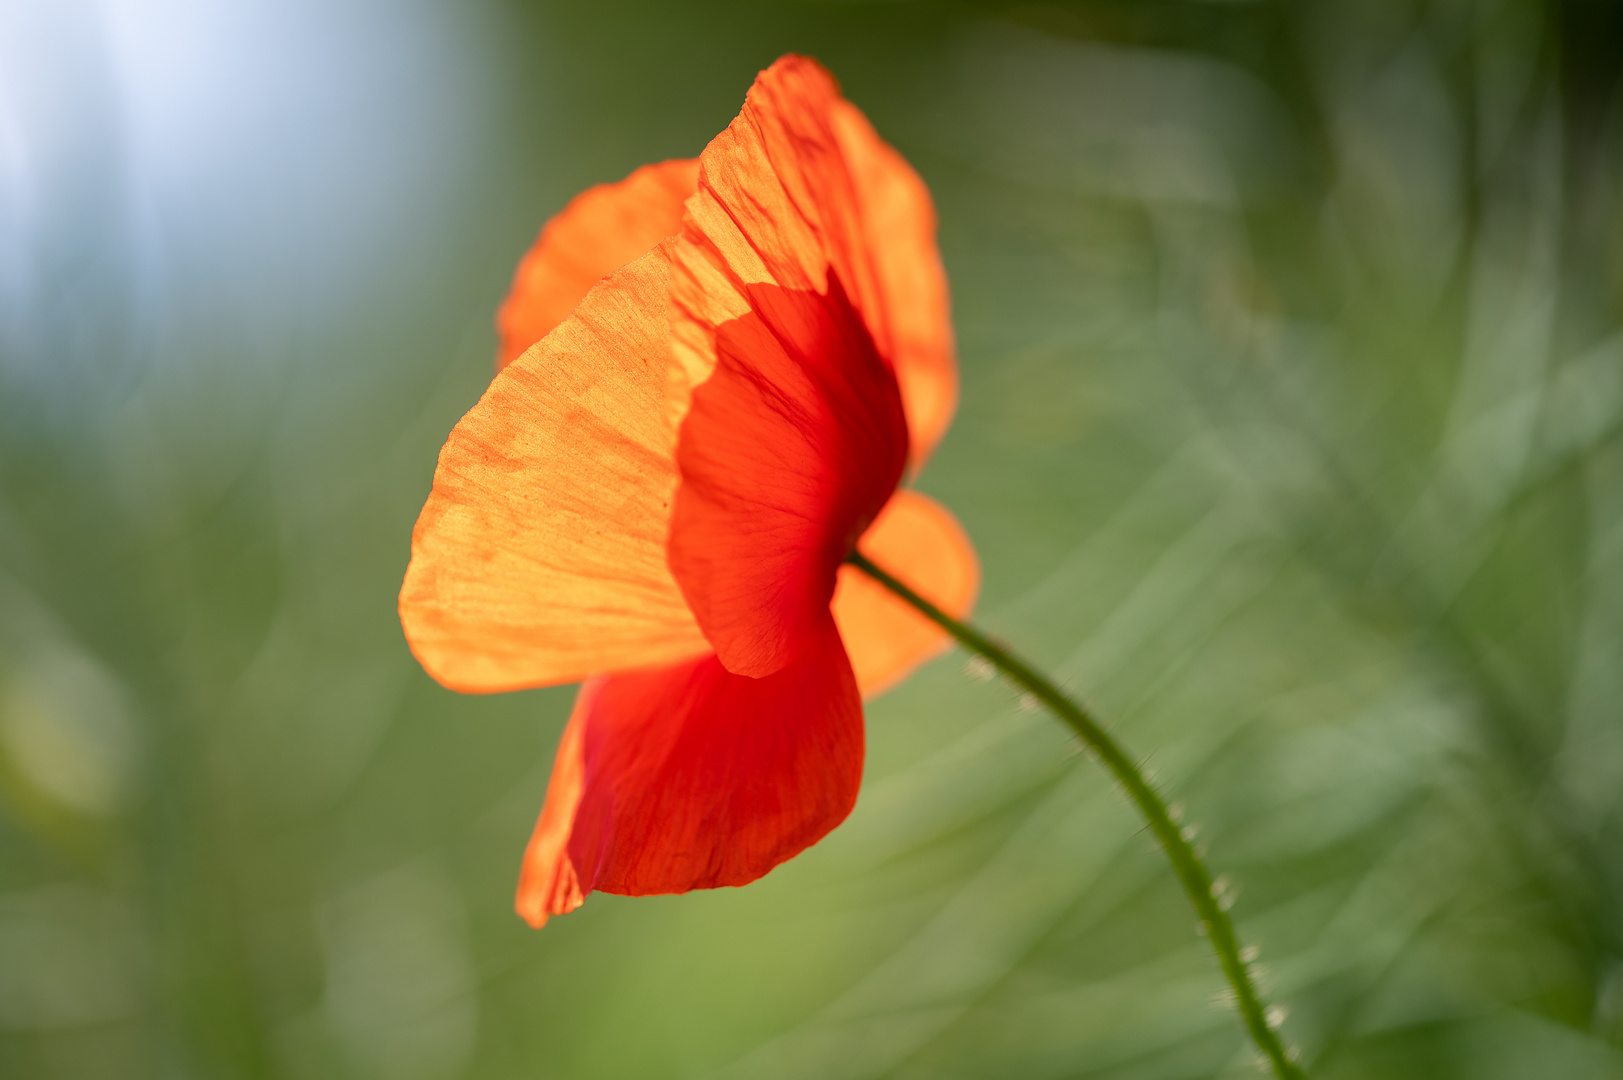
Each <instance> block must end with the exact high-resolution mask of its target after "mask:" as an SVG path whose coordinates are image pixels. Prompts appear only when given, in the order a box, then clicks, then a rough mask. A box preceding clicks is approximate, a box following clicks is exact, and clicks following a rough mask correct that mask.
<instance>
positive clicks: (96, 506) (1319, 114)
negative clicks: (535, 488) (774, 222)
mask: <svg viewBox="0 0 1623 1080" xmlns="http://www.w3.org/2000/svg"><path fill="white" fill-rule="evenodd" d="M1620 12H1623V5H1617V4H1614V3H1610V2H1608V0H1567V2H1556V0H1550V2H1545V3H1538V2H1533V0H1315V2H1308V0H1301V2H1294V0H1293V2H1285V0H1276V2H1268V0H1259V2H1252V3H1246V2H1232V3H1217V2H1208V3H1196V2H1174V0H1138V2H1128V0H1118V2H1097V3H1094V2H1076V3H1068V4H1064V3H1062V4H1030V5H1014V4H999V3H983V4H975V3H969V2H963V3H943V4H920V3H906V2H895V3H866V4H863V3H850V4H842V3H791V2H788V0H779V2H771V3H765V2H756V3H720V2H715V3H691V4H684V5H669V4H654V3H635V2H630V0H600V2H595V3H590V4H586V3H581V4H575V5H562V4H558V5H548V4H524V3H517V2H502V0H459V2H451V0H444V2H430V0H389V2H385V0H343V2H332V0H275V2H273V0H238V2H234V3H230V4H209V3H205V2H203V0H0V1076H4V1077H7V1078H12V1077H17V1078H25V1077H26V1078H35V1077H38V1078H47V1077H71V1078H87V1080H96V1078H103V1077H107V1078H113V1077H119V1078H123V1077H131V1078H163V1080H170V1078H175V1080H182V1078H184V1080H192V1078H197V1080H205V1078H206V1080H214V1078H220V1080H259V1078H272V1077H276V1078H281V1077H287V1078H295V1077H296V1078H301V1080H302V1078H318V1080H321V1078H334V1080H339V1078H358V1080H372V1078H376V1080H450V1078H457V1077H469V1078H519V1077H524V1078H535V1077H545V1078H552V1077H557V1078H582V1080H587V1078H598V1077H604V1078H608V1077H653V1076H658V1077H725V1078H730V1080H745V1078H763V1080H768V1078H770V1080H797V1078H806V1080H813V1078H816V1080H824V1078H834V1080H842V1078H843V1080H867V1078H879V1077H894V1078H905V1080H922V1078H927V1077H942V1078H971V1077H999V1078H1002V1077H1023V1078H1024V1077H1031V1078H1056V1080H1057V1078H1062V1077H1112V1078H1129V1077H1130V1078H1162V1077H1165V1078H1173V1077H1215V1076H1225V1077H1226V1076H1247V1075H1255V1065H1254V1063H1253V1061H1252V1057H1251V1052H1250V1050H1249V1048H1248V1046H1247V1045H1246V1044H1245V1043H1244V1041H1243V1038H1242V1034H1241V1030H1240V1028H1239V1025H1238V1024H1237V1023H1236V1021H1235V1018H1234V1016H1233V1015H1232V1013H1231V1012H1230V1011H1229V1010H1228V1009H1227V1008H1225V1007H1224V1006H1223V1005H1222V1004H1221V1002H1220V1001H1215V1002H1214V994H1216V992H1217V991H1219V989H1220V982H1219V978H1218V973H1217V969H1216V967H1215V965H1214V963H1213V962H1212V960H1211V958H1210V956H1209V954H1208V952H1207V949H1206V946H1205V944H1204V942H1203V941H1202V940H1201V939H1200V938H1198V937H1197V936H1196V935H1195V933H1194V932H1193V918H1192V915H1191V913H1190V911H1189V910H1188V908H1187V903H1186V901H1185V900H1184V898H1183V896H1182V895H1181V894H1180V893H1179V892H1178V890H1177V888H1176V886H1175V884H1174V882H1173V879H1172V877H1171V875H1170V873H1169V872H1168V871H1167V869H1166V868H1165V865H1164V862H1163V860H1162V859H1161V857H1160V856H1159V855H1158V854H1157V853H1156V852H1155V851H1153V850H1152V848H1151V845H1150V841H1149V839H1148V837H1147V834H1145V833H1144V832H1143V831H1142V830H1141V827H1140V825H1139V823H1138V822H1137V821H1136V820H1135V819H1134V818H1133V816H1132V814H1131V813H1129V811H1128V810H1127V808H1126V807H1125V806H1124V805H1123V803H1122V802H1121V801H1120V800H1119V798H1118V797H1117V796H1116V795H1115V794H1114V792H1113V791H1112V789H1111V788H1110V786H1109V784H1108V783H1106V781H1105V780H1104V779H1103V776H1102V774H1101V772H1100V771H1099V770H1098V769H1097V768H1096V767H1094V766H1092V765H1091V764H1090V763H1088V762H1087V761H1086V760H1084V759H1083V758H1082V757H1081V756H1080V755H1079V754H1077V753H1076V752H1075V751H1074V749H1073V748H1072V746H1071V745H1070V744H1069V743H1068V741H1067V740H1066V739H1065V738H1064V737H1063V735H1062V734H1061V732H1060V731H1059V729H1058V728H1057V726H1056V725H1055V724H1053V723H1052V722H1050V721H1049V720H1048V719H1046V718H1045V717H1044V716H1042V715H1039V714H1035V713H1031V712H1027V711H1023V710H1022V709H1021V708H1020V707H1019V704H1018V702H1017V701H1016V700H1015V698H1014V695H1013V694H1012V693H1010V692H1008V691H1007V690H1005V689H1003V688H1002V687H1000V686H999V685H997V684H992V683H980V682H975V681H974V680H972V679H971V678H969V677H968V676H967V675H966V674H965V671H964V664H963V656H962V655H961V654H958V655H952V656H949V657H947V658H945V659H943V660H941V661H938V662H936V663H934V664H932V665H931V666H929V667H928V668H926V669H925V670H924V671H923V672H921V673H920V674H919V675H918V676H917V677H915V678H914V679H913V680H912V681H911V682H909V683H908V684H907V685H905V686H904V687H902V688H901V689H899V690H897V691H895V692H893V693H891V694H889V695H888V696H886V697H884V698H882V699H880V700H878V701H876V702H874V703H872V705H871V706H870V708H869V710H868V721H869V739H870V749H869V764H868V769H867V776H866V782H865V788H864V791H863V795H862V799H861V801H860V803H859V805H858V808H857V810H856V812H855V814H854V815H853V816H852V818H851V819H850V821H849V822H848V823H847V824H846V825H845V826H843V827H842V828H841V829H839V830H838V831H837V832H836V833H835V834H834V835H833V836H831V837H830V838H829V839H828V840H827V841H826V842H824V843H823V844H821V845H820V846H818V847H817V848H815V849H813V850H812V851H811V852H809V853H808V854H806V855H805V856H803V857H801V858H800V859H798V860H795V861H794V862H792V863H790V864H788V865H786V866H784V867H782V868H781V869H779V870H778V871H776V872H774V873H773V874H772V875H771V876H770V877H768V878H767V879H765V880H764V881H762V882H760V883H758V884H756V885H753V886H751V887H749V888H747V889H742V890H723V891H719V892H712V893H701V894H693V895H688V896H683V897H672V898H656V899H645V900H623V899H620V898H617V897H609V896H594V897H592V898H591V899H590V900H589V901H588V903H587V904H586V906H585V907H583V908H582V909H581V910H580V911H579V912H577V913H575V914H572V915H569V916H568V917H566V918H561V919H558V920H556V921H554V922H553V923H552V924H551V925H549V926H548V927H547V928H546V929H545V930H544V931H542V932H539V933H537V932H532V931H530V930H528V929H527V928H526V927H525V926H524V925H523V924H522V923H521V922H520V921H519V920H518V919H517V918H516V917H515V916H514V915H513V914H512V913H511V906H510V904H511V894H512V889H513V885H514V882H515V878H516V874H517V868H518V859H519V855H520V852H521V850H522V847H523V844H524V841H525V838H526V836H527V834H528V831H529V828H530V826H531V824H532V822H533V819H534V816H535V814H536V811H537V809H538V807H539V805H540V801H541V797H542V793H543V790H544V788H545V782H546V776H547V772H548V769H549V767H550V759H551V755H552V750H553V746H554V743H555V741H556V738H557V735H558V733H559V730H560V728H561V726H562V723H563V719H564V717H565V714H566V711H567V708H568V705H569V701H570V699H571V695H572V691H571V690H570V689H568V688H560V689H553V690H545V691H538V692H531V693H523V694H511V695H505V696H495V697H484V698H475V697H461V696H458V695H455V694H452V693H450V692H448V691H445V690H443V689H441V688H439V687H438V686H436V685H435V684H434V683H433V682H431V681H430V680H429V679H428V678H427V677H426V676H425V675H424V674H423V673H422V672H421V671H420V670H419V669H418V668H417V667H416V665H415V664H414V663H413V661H412V659H411V657H410V656H409V654H408V653H407V651H406V648H405V645H404V643H403V641H402V638H401V634H400V630H399V627H398V624H397V622H396V618H395V611H394V603H395V593H396V590H397V588H398V586H399V582H400V578H401V574H402V572H403V570H404V567H405V562H406V557H407V549H408V540H409V535H410V529H411V524H412V522H413V520H414V518H415V515H416V512H417V510H418V508H419V507H420V506H421V504H422V500H423V499H424V497H425V496H426V494H427V491H428V487H429V480H430V477H431V474H432V469H433V463H434V458H435V454H436V452H437V450H438V448H439V446H440V443H441V442H442V441H443V439H444V437H445V434H446V433H447V431H448V430H449V429H450V427H451V425H452V424H453V423H454V422H455V421H456V419H457V417H458V416H459V415H460V414H461V413H462V412H463V411H464V410H465V409H467V408H468V407H469V406H470V405H471V404H472V403H473V402H474V401H475V400H476V399H477V397H478V395H479V393H480V391H481V389H482V387H483V386H484V385H485V383H486V382H487V380H488V378H489V375H490V367H491V356H492V351H493V349H494V334H493V331H492V328H491V319H492V313H493V311H494V308H495V306H496V304H497V302H498V300H499V299H500V297H501V296H502V294H503V292H504V290H505V287H506V284H507V281H508V279H509V275H510V274H511V272H512V268H513V266H514V264H515V262H516V260H517V258H518V256H519V254H520V253H521V252H522V251H523V249H524V248H525V247H526V246H527V244H528V243H529V241H530V240H531V238H532V237H533V235H534V233H535V231H536V229H537V228H538V227H539V225H540V224H541V222H542V221H543V220H545V219H546V217H547V216H548V215H550V214H552V213H554V212H555V211H556V210H558V209H559V208H560V207H561V206H562V204H563V203H564V202H565V200H566V199H567V198H568V197H569V196H570V195H572V194H573V193H574V192H576V191H577V190H579V189H581V188H582V187H584V186H586V185H588V184H591V183H595V182H598V181H603V180H610V179H615V178H618V177H620V176H622V175H624V174H625V173H627V172H628V171H630V170H631V169H632V168H634V167H635V166H637V165H638V164H641V163H643V162H646V161H651V160H655V159H658V158H662V157H671V156H689V155H692V154H695V153H697V152H698V151H699V150H700V149H701V148H702V147H703V146H704V144H705V142H706V141H707V140H708V139H709V138H710V137H711V136H713V135H714V134H715V133H716V132H718V131H720V130H721V129H722V128H723V127H724V126H725V125H726V124H727V123H728V121H729V120H730V119H731V118H732V116H733V115H734V113H735V112H736V111H737V109H738V107H739V105H740V104H741V102H742V100H743V94H744V92H745V90H746V89H747V87H748V85H749V82H750V79H751V78H752V77H753V74H754V72H755V71H756V70H757V69H759V68H761V67H763V66H765V65H766V64H768V63H770V62H771V60H772V59H773V58H774V57H775V56H777V55H778V54H779V53H781V52H784V51H787V50H797V51H802V52H808V53H811V54H814V55H816V56H818V57H820V58H821V59H823V60H824V61H825V62H826V63H827V64H828V65H829V66H830V67H831V68H832V69H833V71H834V72H835V73H836V74H837V75H838V76H839V77H840V79H841V80H842V81H843V83H844V85H845V88H846V92H847V94H848V95H849V96H850V97H851V98H852V99H853V100H855V101H856V102H857V103H858V104H859V105H861V106H862V107H863V108H864V109H865V110H866V111H867V112H868V114H869V115H870V117H871V118H872V119H873V121H874V123H875V124H876V126H877V127H878V128H879V130H880V132H881V133H883V134H884V135H885V136H886V137H887V138H889V139H890V140H892V141H893V142H894V143H895V144H896V145H897V146H898V147H899V148H900V149H901V150H902V151H903V153H905V154H906V155H907V156H908V157H909V158H910V160H912V161H913V162H914V164H915V165H916V166H917V167H918V169H919V170H920V172H921V173H922V174H923V175H924V177H925V178H926V180H927V181H928V182H929V183H930V185H931V187H932V189H933V190H934V192H935V195H936V198H937V201H938V206H939V209H940V214H941V244H942V250H943V253H944V256H945V259H946V262H947V265H948V269H949V272H950V274H951V276H952V281H953V287H954V296H955V317H956V322H957V329H958V334H959V340H960V347H961V354H962V365H963V378H964V390H963V402H962V405H961V408H960V411H959V415H958V419H957V422H956V424H955V426H954V428H953V429H952V431H951V433H950V434H949V436H948V438H947V440H946V442H945V444H944V445H943V447H942V448H941V450H940V452H939V453H938V455H937V457H936V458H935V460H934V461H933V462H932V463H931V465H930V468H929V469H928V471H927V472H926V473H925V474H924V476H923V478H922V481H921V486H922V487H923V488H924V489H925V490H927V491H929V492H930V493H932V494H934V495H936V496H937V497H939V498H941V499H942V500H944V501H945V502H946V503H947V504H948V505H950V506H951V507H952V508H953V509H954V510H955V511H956V512H957V513H958V515H959V516H960V517H961V519H962V520H963V521H964V523H965V525H966V526H967V527H968V529H969V532H970V533H971V535H972V536H973V537H974V539H975V541H976V543H977V545H978V547H979V549H980V553H981V556H982V558H983V561H984V565H985V587H984V591H983V595H982V601H981V605H980V618H981V620H982V622H983V623H984V624H986V625H988V626H990V627H991V628H993V629H994V630H996V631H997V632H999V633H1001V634H1003V635H1005V636H1006V637H1007V638H1009V639H1010V640H1011V641H1013V642H1014V643H1016V644H1017V646H1018V647H1020V648H1021V649H1023V650H1025V651H1026V652H1028V653H1029V654H1030V655H1032V656H1033V657H1034V658H1036V659H1037V660H1039V661H1041V662H1042V663H1043V664H1045V665H1047V666H1049V667H1050V668H1051V669H1052V670H1054V671H1057V672H1058V673H1059V674H1061V675H1063V676H1064V678H1065V680H1066V682H1067V683H1068V685H1070V686H1072V687H1073V688H1075V689H1076V690H1077V691H1078V692H1079V693H1081V694H1082V695H1083V696H1084V697H1086V698H1087V699H1088V700H1089V701H1090V702H1092V703H1093V704H1094V705H1095V706H1096V707H1097V708H1098V710H1099V711H1100V712H1101V713H1102V714H1103V715H1104V716H1106V717H1108V718H1109V719H1110V721H1111V724H1112V726H1113V727H1114V729H1115V730H1116V731H1117V732H1118V734H1120V736H1121V737H1122V738H1123V739H1124V740H1125V741H1126V742H1127V743H1128V745H1129V746H1130V747H1131V748H1133V749H1135V750H1136V751H1137V752H1138V753H1140V754H1143V755H1146V756H1147V758H1148V760H1149V762H1150V764H1151V766H1152V767H1153V768H1154V769H1155V770H1156V771H1157V773H1158V774H1159V776H1160V780H1161V783H1162V785H1163V787H1165V788H1167V789H1170V791H1171V792H1172V793H1173V795H1174V797H1176V798H1179V799H1181V800H1182V801H1183V802H1185V803H1186V805H1187V808H1188V810H1187V816H1188V817H1189V819H1191V820H1192V821H1195V822H1198V823H1199V824H1200V825H1201V827H1202V829H1203V837H1204V839H1205V840H1206V841H1207V842H1209V844H1210V858H1211V861H1212V863H1213V865H1214V868H1215V869H1218V870H1223V871H1227V872H1228V873H1230V874H1231V875H1232V877H1233V879H1234V880H1235V881H1236V882H1237V883H1238V884H1239V885H1240V887H1241V889H1242V891H1241V893H1240V895H1239V899H1238V902H1237V904H1236V906H1235V908H1234V912H1233V914H1234V915H1235V916H1236V918H1237V919H1238V921H1239V925H1240V927H1241V931H1242V934H1243V935H1244V937H1245V938H1246V939H1247V940H1249V941H1252V942H1255V943H1256V944H1257V945H1258V946H1259V947H1260V948H1261V950H1262V956H1263V962H1264V963H1265V965H1266V966H1267V968H1268V974H1267V976H1266V980H1265V982H1266V986H1267V989H1268V992H1269V995H1270V997H1271V998H1272V999H1273V1000H1275V1001H1277V1002H1279V1003H1280V1004H1282V1005H1284V1006H1286V1007H1287V1008H1288V1009H1289V1015H1288V1017H1287V1019H1286V1020H1285V1024H1284V1030H1285V1033H1286V1035H1287V1036H1288V1038H1289V1040H1290V1041H1291V1042H1292V1043H1294V1044H1295V1045H1297V1046H1299V1047H1301V1049H1302V1052H1303V1060H1304V1062H1305V1063H1306V1064H1308V1065H1309V1066H1310V1069H1311V1072H1312V1074H1313V1075H1314V1076H1316V1077H1322V1078H1329V1077H1337V1078H1339V1077H1345V1078H1352V1077H1371V1078H1376V1077H1379V1078H1391V1077H1399V1078H1402V1077H1416V1078H1420V1077H1426V1078H1432V1077H1439V1078H1447V1077H1473V1078H1476V1077H1481V1078H1487V1080H1498V1078H1505V1080H1510V1078H1547V1077H1548V1078H1557V1077H1558V1078H1566V1077H1575V1078H1588V1077H1619V1076H1623V845H1620V840H1623V818H1620V812H1623V798H1620V797H1623V438H1620V437H1619V432H1620V425H1623V97H1620V90H1619V87H1620V79H1619V76H1620V72H1623V16H1620Z"/></svg>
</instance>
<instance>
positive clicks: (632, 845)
mask: <svg viewBox="0 0 1623 1080" xmlns="http://www.w3.org/2000/svg"><path fill="white" fill-rule="evenodd" d="M582 700H583V702H587V704H586V706H585V708H586V710H587V711H586V719H585V723H584V728H583V733H584V738H583V743H584V753H583V755H582V761H583V763H584V776H585V780H584V786H583V794H582V796H581V798H580V801H579V804H578V808H577V809H576V811H575V814H574V818H573V822H572V832H571V834H570V837H569V843H568V848H567V858H568V861H569V865H570V866H572V867H573V869H574V870H576V871H577V872H578V875H579V877H578V882H579V888H580V890H581V891H582V892H591V891H592V890H594V889H597V890H601V891H603V892H611V893H619V894H621V895H624V896H644V895H648V894H651V893H676V892H686V891H688V890H690V889H709V888H716V887H718V886H722V885H744V884H746V883H748V882H751V881H754V880H755V879H756V878H758V877H760V876H761V875H763V874H765V873H766V872H767V871H769V870H771V869H772V868H773V867H774V866H777V865H778V864H779V863H781V862H783V861H784V860H786V859H789V858H791V857H793V856H794V855H796V854H798V853H799V852H801V851H803V850H804V849H805V848H807V847H809V846H810V845H812V844H814V843H816V842H817V841H818V840H819V839H821V838H822V837H823V836H824V835H825V834H827V833H828V831H829V830H830V829H832V828H834V827H835V826H836V825H838V824H839V823H840V822H841V821H844V820H845V817H846V815H847V814H849V813H850V812H851V807H852V806H853V805H854V804H855V802H856V797H857V788H858V786H859V785H860V783H861V779H862V752H863V751H862V703H861V699H860V698H859V697H858V694H857V686H856V680H855V679H854V678H853V676H852V674H851V665H850V663H849V662H848V661H847V660H846V656H845V647H844V646H843V645H842V644H841V643H840V637H839V632H838V631H837V630H835V628H834V623H833V620H832V619H830V618H828V617H827V616H825V617H824V620H823V624H822V625H821V626H820V627H818V628H817V630H816V631H815V632H814V634H813V635H812V638H811V640H810V641H809V642H808V645H807V647H806V648H805V649H804V650H802V652H801V655H800V656H799V657H798V658H797V659H796V660H795V662H794V663H792V664H790V665H788V666H787V667H785V668H783V669H782V670H781V671H779V672H777V673H776V674H774V675H770V676H768V677H766V678H763V679H751V678H747V677H745V676H742V675H734V674H732V673H730V672H728V671H727V670H726V669H725V668H723V667H722V666H721V664H720V662H719V661H718V660H717V659H716V658H715V657H714V656H709V657H705V658H703V659H701V660H696V661H689V662H687V663H683V664H678V665H674V666H671V667H666V668H662V669H658V670H652V671H642V672H634V673H628V674H621V675H614V676H611V677H609V678H607V679H604V680H603V681H602V683H601V684H600V686H599V687H598V688H597V690H596V692H595V693H594V694H592V695H591V696H590V698H589V700H588V699H587V697H586V696H585V695H583V698H582ZM548 798H549V804H550V802H551V795H550V794H549V796H548ZM560 801H562V800H560ZM539 831H540V830H539V829H538V833H539ZM537 880H544V879H543V878H539V877H538V879H537ZM543 892H545V890H543ZM564 892H567V890H564ZM566 902H567V901H566ZM557 906H558V907H561V906H562V905H557Z"/></svg>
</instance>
